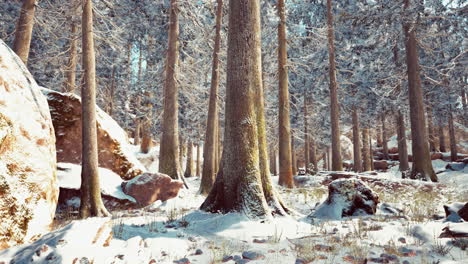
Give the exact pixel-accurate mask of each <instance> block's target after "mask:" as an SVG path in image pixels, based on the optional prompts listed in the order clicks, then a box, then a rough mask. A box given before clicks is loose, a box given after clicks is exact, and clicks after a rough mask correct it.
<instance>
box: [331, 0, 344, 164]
mask: <svg viewBox="0 0 468 264" xmlns="http://www.w3.org/2000/svg"><path fill="white" fill-rule="evenodd" d="M327 27H328V59H329V67H328V71H329V78H330V120H331V130H332V131H331V136H332V170H333V171H342V170H343V162H342V159H341V144H340V124H339V122H340V113H339V105H338V84H337V81H336V62H335V31H334V28H333V13H332V0H327Z"/></svg>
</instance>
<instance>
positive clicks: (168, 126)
mask: <svg viewBox="0 0 468 264" xmlns="http://www.w3.org/2000/svg"><path fill="white" fill-rule="evenodd" d="M178 12H179V11H178V1H177V0H171V7H170V18H169V38H168V39H169V40H168V49H167V57H166V77H165V81H164V113H163V120H162V136H161V141H160V144H161V145H160V155H159V172H161V173H165V174H167V175H169V176H171V177H172V178H173V179H180V178H182V176H183V175H181V167H180V163H179V155H178V150H179V135H178V134H179V129H178V102H177V97H178V92H179V90H178V87H177V65H178V61H179V40H178V36H179V20H178Z"/></svg>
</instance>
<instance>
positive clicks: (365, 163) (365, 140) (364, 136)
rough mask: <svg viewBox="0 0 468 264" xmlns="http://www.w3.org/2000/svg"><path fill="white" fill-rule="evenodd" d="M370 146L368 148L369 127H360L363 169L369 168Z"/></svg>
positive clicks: (368, 169)
mask: <svg viewBox="0 0 468 264" xmlns="http://www.w3.org/2000/svg"><path fill="white" fill-rule="evenodd" d="M369 151H370V148H369V128H367V127H364V128H362V166H363V171H370V170H372V168H371V158H370V153H369Z"/></svg>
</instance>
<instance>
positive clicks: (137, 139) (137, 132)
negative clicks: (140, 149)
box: [133, 95, 141, 146]
mask: <svg viewBox="0 0 468 264" xmlns="http://www.w3.org/2000/svg"><path fill="white" fill-rule="evenodd" d="M140 106H141V96H140V95H138V96H137V99H136V104H135V111H136V114H135V134H134V137H133V142H134V144H135V145H137V146H138V145H140V143H141V142H140V138H141V134H140V132H141V131H140V130H141V122H140V112H139V109H140Z"/></svg>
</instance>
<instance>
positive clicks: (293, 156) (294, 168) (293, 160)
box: [291, 131, 297, 175]
mask: <svg viewBox="0 0 468 264" xmlns="http://www.w3.org/2000/svg"><path fill="white" fill-rule="evenodd" d="M291 165H292V173H293V175H297V161H296V151H295V149H294V132H293V131H291Z"/></svg>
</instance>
